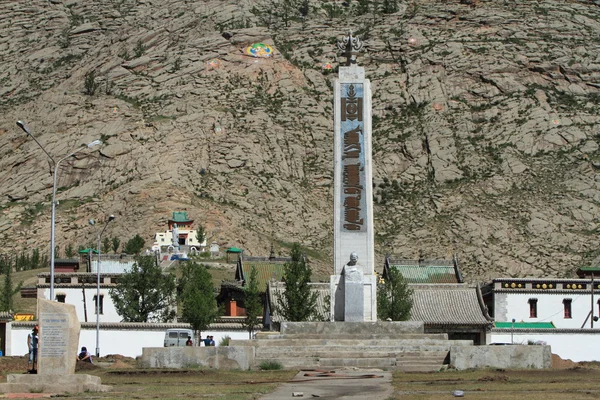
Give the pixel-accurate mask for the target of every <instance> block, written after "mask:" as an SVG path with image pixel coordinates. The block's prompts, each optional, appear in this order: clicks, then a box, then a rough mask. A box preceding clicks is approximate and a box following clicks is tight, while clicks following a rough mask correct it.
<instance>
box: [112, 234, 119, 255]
mask: <svg viewBox="0 0 600 400" xmlns="http://www.w3.org/2000/svg"><path fill="white" fill-rule="evenodd" d="M111 242H112V251H113V253H115V254H116V253H117V251H118V250H119V246H120V245H121V239H119V238H117V237H114V238H112V240H111Z"/></svg>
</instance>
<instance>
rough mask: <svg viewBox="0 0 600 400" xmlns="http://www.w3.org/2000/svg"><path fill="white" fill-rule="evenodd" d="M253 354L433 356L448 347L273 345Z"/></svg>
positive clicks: (258, 349)
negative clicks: (405, 354) (406, 353)
mask: <svg viewBox="0 0 600 400" xmlns="http://www.w3.org/2000/svg"><path fill="white" fill-rule="evenodd" d="M255 349H256V350H255V352H256V353H255V354H256V356H257V357H262V356H263V354H264V355H266V356H276V355H286V354H290V355H291V354H294V355H304V354H306V355H310V356H313V355H316V356H319V357H323V354H378V355H381V354H384V355H386V357H392V356H393V357H397V356H398V355H402V354H404V353H405V352H410V353H412V354H414V353H418V354H420V356H425V355H427V354H429V353H430V354H431V355H433V356H439V355H440V354H441V353H448V351H450V347H448V346H446V347H444V346H436V347H434V348H431V347H429V346H422V347H419V346H411V347H378V346H362V347H356V348H353V347H344V346H296V347H293V346H285V347H282V346H279V347H277V346H275V347H259V348H256V347H255Z"/></svg>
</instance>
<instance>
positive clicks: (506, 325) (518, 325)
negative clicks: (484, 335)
mask: <svg viewBox="0 0 600 400" xmlns="http://www.w3.org/2000/svg"><path fill="white" fill-rule="evenodd" d="M494 327H495V328H499V329H513V328H514V329H555V328H556V327H555V326H554V324H553V323H552V322H515V323H514V327H513V323H512V322H494Z"/></svg>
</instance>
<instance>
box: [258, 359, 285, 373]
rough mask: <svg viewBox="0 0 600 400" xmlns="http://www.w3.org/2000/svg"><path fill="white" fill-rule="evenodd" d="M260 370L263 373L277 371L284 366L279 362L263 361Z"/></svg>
mask: <svg viewBox="0 0 600 400" xmlns="http://www.w3.org/2000/svg"><path fill="white" fill-rule="evenodd" d="M258 368H260V369H261V370H263V371H276V370H280V369H283V365H282V364H281V363H280V362H279V361H263V362H261V363H260V365H259V366H258Z"/></svg>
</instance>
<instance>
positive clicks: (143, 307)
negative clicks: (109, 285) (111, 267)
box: [110, 256, 175, 322]
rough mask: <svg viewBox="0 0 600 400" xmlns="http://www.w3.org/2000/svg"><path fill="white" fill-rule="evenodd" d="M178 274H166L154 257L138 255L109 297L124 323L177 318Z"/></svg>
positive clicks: (164, 320)
mask: <svg viewBox="0 0 600 400" xmlns="http://www.w3.org/2000/svg"><path fill="white" fill-rule="evenodd" d="M174 296H175V277H174V276H173V275H172V274H163V272H162V269H161V268H160V265H158V264H157V263H156V258H155V257H154V256H138V257H137V258H136V261H135V264H133V267H132V268H131V271H130V272H128V273H125V274H122V275H121V276H120V277H119V280H118V281H117V284H116V287H115V288H114V289H111V290H110V297H111V299H112V301H113V303H114V305H115V309H116V310H117V313H118V314H119V315H120V316H121V317H122V318H123V321H124V322H149V321H158V322H167V321H169V320H171V319H173V318H174V316H175V312H174V310H173V309H172V306H173V304H174V302H175V301H174Z"/></svg>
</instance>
